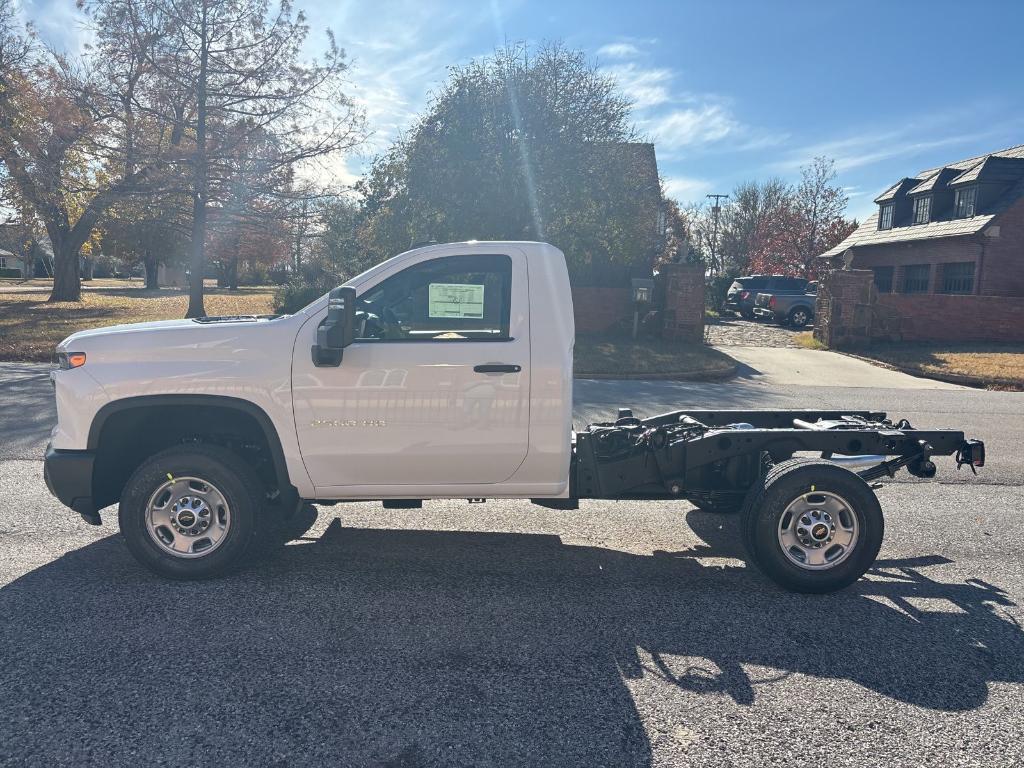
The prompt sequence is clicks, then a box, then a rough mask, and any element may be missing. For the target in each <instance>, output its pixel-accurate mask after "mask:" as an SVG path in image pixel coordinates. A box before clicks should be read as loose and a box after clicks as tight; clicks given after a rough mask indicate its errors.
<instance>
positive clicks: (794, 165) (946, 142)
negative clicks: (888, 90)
mask: <svg viewBox="0 0 1024 768" xmlns="http://www.w3.org/2000/svg"><path fill="white" fill-rule="evenodd" d="M921 133H922V129H921V127H920V126H908V127H907V128H900V129H898V130H891V131H876V132H873V133H864V134H859V135H857V136H850V137H847V138H842V139H833V140H831V141H824V142H820V143H818V144H813V145H811V146H809V147H803V148H801V149H799V150H796V151H793V152H791V153H789V154H788V155H787V156H786V157H784V158H783V159H781V160H779V161H777V162H775V163H772V164H771V165H770V166H769V168H770V169H771V170H775V171H783V172H792V171H795V170H797V169H798V168H800V167H801V166H804V165H807V164H808V163H809V162H810V161H811V160H813V159H814V158H815V157H819V156H821V155H824V156H825V157H830V158H832V159H833V160H835V163H836V170H837V171H840V172H841V171H849V170H851V169H854V168H861V167H864V166H869V165H874V164H875V163H880V162H883V161H885V160H892V159H894V158H898V157H913V156H915V155H919V154H923V153H925V152H928V151H930V150H933V149H941V148H943V147H950V146H957V145H967V144H971V143H974V142H977V141H978V139H979V138H981V137H982V136H983V135H984V134H978V133H967V134H954V135H951V136H943V137H939V138H935V139H927V140H923V141H922V140H916V141H915V140H913V139H911V138H910V137H912V136H920V135H921ZM914 170H918V169H913V168H912V169H908V170H907V173H910V172H911V171H914Z"/></svg>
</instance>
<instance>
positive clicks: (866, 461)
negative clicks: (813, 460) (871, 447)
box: [822, 454, 889, 471]
mask: <svg viewBox="0 0 1024 768" xmlns="http://www.w3.org/2000/svg"><path fill="white" fill-rule="evenodd" d="M822 458H824V459H827V460H828V461H831V462H833V463H835V464H838V465H839V466H841V467H846V468H847V469H849V470H853V471H857V470H858V469H870V468H871V467H877V466H878V465H879V464H881V463H883V462H885V461H888V459H889V457H888V456H874V455H871V454H868V455H865V456H823V457H822Z"/></svg>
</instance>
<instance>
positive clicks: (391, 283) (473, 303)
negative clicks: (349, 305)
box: [356, 255, 512, 341]
mask: <svg viewBox="0 0 1024 768" xmlns="http://www.w3.org/2000/svg"><path fill="white" fill-rule="evenodd" d="M511 300H512V260H511V259H510V258H509V257H508V256H501V255H483V256H446V257H444V258H440V259H431V260H430V261H424V262H420V263H419V264H414V265H413V266H411V267H407V268H406V269H404V270H402V271H401V272H399V273H398V274H396V275H392V276H391V277H389V278H387V279H386V280H384V282H382V283H380V284H379V285H377V286H375V287H373V288H371V289H369V290H368V291H366V293H364V294H363V295H362V296H360V297H359V299H358V304H357V306H356V309H357V312H362V313H364V314H360V315H358V317H359V318H360V320H362V321H363V322H364V324H363V328H362V332H361V333H360V334H359V339H360V340H363V341H474V340H475V341H503V340H506V339H508V338H509V309H510V305H511Z"/></svg>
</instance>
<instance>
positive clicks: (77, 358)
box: [57, 352, 85, 371]
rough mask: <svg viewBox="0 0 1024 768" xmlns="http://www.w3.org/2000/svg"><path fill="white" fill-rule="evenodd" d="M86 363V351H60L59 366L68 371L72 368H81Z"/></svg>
mask: <svg viewBox="0 0 1024 768" xmlns="http://www.w3.org/2000/svg"><path fill="white" fill-rule="evenodd" d="M83 365H85V352H58V353H57V366H58V367H59V368H60V369H61V370H62V371H66V370H68V369H70V368H81V367H82V366H83Z"/></svg>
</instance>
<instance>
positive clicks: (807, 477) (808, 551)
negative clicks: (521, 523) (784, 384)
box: [552, 408, 985, 592]
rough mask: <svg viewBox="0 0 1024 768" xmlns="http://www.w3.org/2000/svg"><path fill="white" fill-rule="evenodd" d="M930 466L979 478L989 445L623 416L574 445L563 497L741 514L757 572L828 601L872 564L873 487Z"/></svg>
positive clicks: (765, 420)
mask: <svg viewBox="0 0 1024 768" xmlns="http://www.w3.org/2000/svg"><path fill="white" fill-rule="evenodd" d="M799 453H805V454H806V453H813V454H817V456H816V457H813V458H807V457H801V458H794V456H795V455H796V454H799ZM933 456H955V457H956V462H957V468H958V469H959V468H960V467H961V466H964V465H967V466H970V467H971V470H972V471H975V468H976V467H981V466H984V464H985V446H984V443H982V442H981V441H980V440H969V439H966V438H965V437H964V433H963V432H960V431H957V430H944V429H940V430H919V429H914V428H913V427H912V426H911V424H910V422H909V421H907V420H905V419H903V420H900V421H897V422H896V423H893V422H892V421H891V420H889V419H888V418H887V417H886V414H885V413H882V412H876V411H818V410H779V411H770V410H757V411H750V410H686V411H673V412H671V413H665V414H662V415H660V416H654V417H651V418H647V419H640V418H636V417H634V416H633V414H632V411H631V410H630V409H628V408H623V409H619V413H618V418H617V419H616V420H615V421H614V422H604V423H595V424H591V425H589V426H588V427H587V428H586V429H585V430H583V431H581V432H578V433H577V434H576V436H575V445H574V451H573V463H572V470H571V471H572V474H571V489H572V490H571V496H572V497H573V500H575V499H580V498H603V499H629V498H634V499H639V498H642V499H670V498H685V499H688V500H690V501H691V502H693V503H694V504H695V505H697V506H698V507H700V508H702V509H704V510H707V511H715V512H738V511H741V512H742V513H743V514H742V518H741V521H740V526H741V529H742V532H743V538H744V543H745V544H746V546H747V550H748V553H749V554H750V555H751V557H752V559H753V560H754V562H755V563H756V564H757V565H758V566H759V567H760V568H761V569H762V570H764V571H766V572H767V574H768V575H769V576H771V577H772V578H773V579H775V580H776V581H778V582H779V583H781V584H783V585H784V586H787V587H789V588H792V589H798V590H803V591H813V592H825V591H831V590H833V589H838V588H840V587H842V586H845V585H846V584H848V583H850V582H852V581H854V580H855V579H857V578H859V577H860V576H861V575H862V574H863V573H864V572H865V571H866V570H867V568H868V567H870V565H871V563H873V562H874V559H875V557H876V556H877V554H878V548H879V547H880V545H881V537H882V528H883V521H882V513H881V508H880V507H879V505H878V502H877V498H876V497H875V494H874V489H873V487H872V486H871V485H869V483H871V482H872V481H876V480H879V479H881V478H883V477H892V476H894V475H895V473H896V472H897V471H898V470H900V469H903V468H906V469H907V471H909V472H910V473H911V474H912V475H915V476H917V477H922V478H931V477H934V476H935V473H936V467H935V464H934V463H933V462H932V457H933ZM570 503H575V502H574V501H573V502H570ZM552 506H553V505H552Z"/></svg>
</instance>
